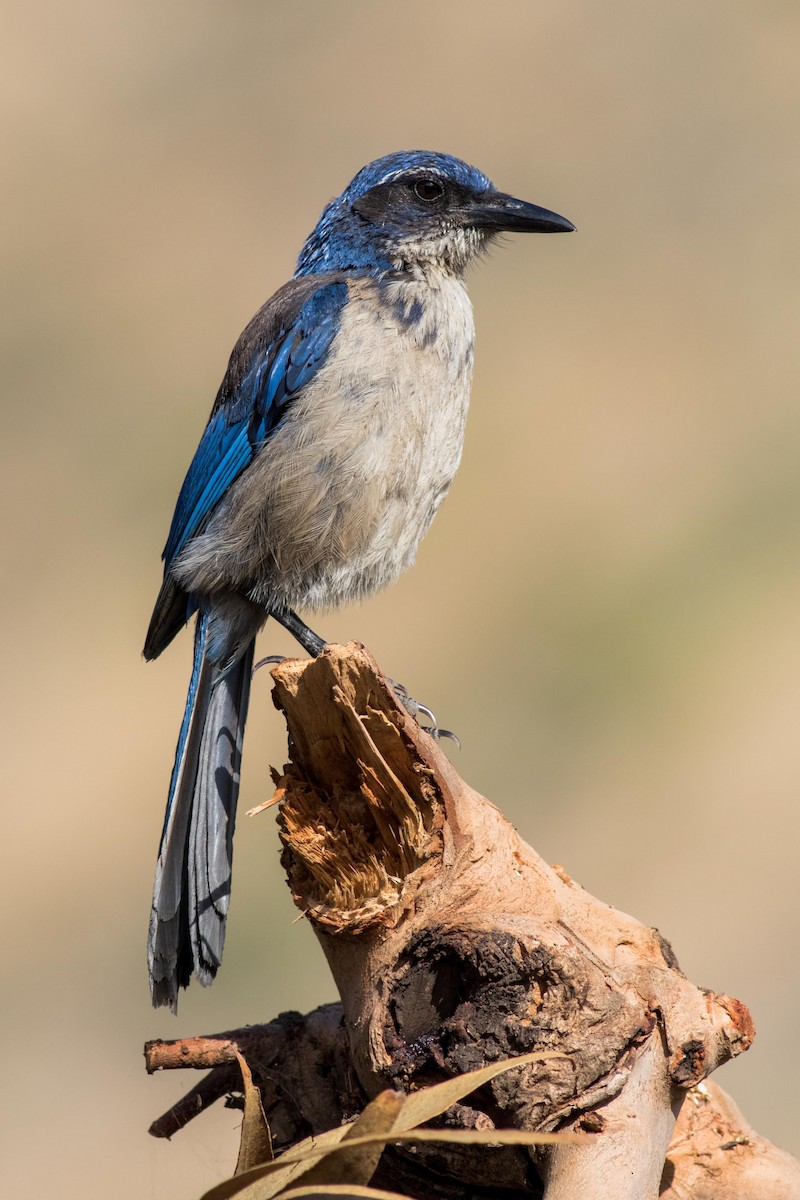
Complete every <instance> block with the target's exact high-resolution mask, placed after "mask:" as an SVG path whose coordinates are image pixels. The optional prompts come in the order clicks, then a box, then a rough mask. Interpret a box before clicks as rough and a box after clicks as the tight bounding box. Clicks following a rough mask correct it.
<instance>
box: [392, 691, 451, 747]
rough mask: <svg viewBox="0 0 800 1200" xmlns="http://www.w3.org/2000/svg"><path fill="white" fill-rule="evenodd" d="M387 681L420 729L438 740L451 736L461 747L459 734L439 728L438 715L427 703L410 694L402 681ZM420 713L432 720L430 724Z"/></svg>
mask: <svg viewBox="0 0 800 1200" xmlns="http://www.w3.org/2000/svg"><path fill="white" fill-rule="evenodd" d="M386 682H387V683H388V684H389V687H390V688H391V689H392V691H393V692H394V694H395V696H396V697H397V699H398V700H399V701H400V703H401V704H402V706H403V708H404V709H405V710H406V712H407V713H408V715H409V716H410V717H413V718H414V720H415V721H416V722H417V724H418V725H419V727H420V729H424V730H425V732H426V733H429V734H430V736H431V737H432V738H434V739H435V740H436V741H437V742H439V741H441V739H442V738H450V740H451V741H453V742H455V744H456V745H457V746H458V748H459V750H460V749H461V742H460V740H459V738H458V736H457V735H456V734H455V733H453V732H452V731H451V730H450V729H440V728H439V726H438V724H437V723H436V716H435V714H434V713H433V711H432V710H431V709H430V708H428V706H427V704H420V702H419V700H415V699H414V697H413V696H409V694H408V689H407V688H406V687H404V686H403V684H402V683H396V682H395V680H394V679H387V680H386ZM420 715H422V716H423V717H427V718H428V720H429V721H430V725H423V724H422V722H421V721H420V719H419V718H420Z"/></svg>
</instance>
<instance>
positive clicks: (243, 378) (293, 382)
mask: <svg viewBox="0 0 800 1200" xmlns="http://www.w3.org/2000/svg"><path fill="white" fill-rule="evenodd" d="M346 302H347V285H346V284H344V283H340V282H337V283H329V284H327V285H326V286H324V287H321V288H319V289H318V290H316V291H315V292H313V294H312V295H311V296H310V297H309V299H307V300H306V302H305V303H304V304H303V306H302V308H301V309H300V311H299V313H298V314H297V317H296V319H295V320H294V322H293V323H292V324H291V325H290V327H289V328H288V329H284V328H281V329H280V331H279V333H278V335H277V337H275V339H274V340H273V341H272V342H271V343H270V344H269V345H268V346H266V347H265V348H260V349H256V351H255V353H254V354H253V355H252V357H251V358H250V361H249V362H248V363H246V365H245V367H244V370H243V371H242V372H241V373H240V372H238V371H236V368H235V366H234V360H235V359H236V354H234V356H233V358H232V362H231V370H230V371H229V376H230V374H231V372H233V374H234V378H230V377H229V376H226V379H225V381H224V382H223V385H222V389H221V393H222V399H221V401H220V402H218V405H217V407H216V408H215V411H214V413H213V415H212V417H211V420H210V421H209V423H208V425H207V426H206V430H205V433H204V434H203V437H202V440H201V442H200V445H199V446H198V448H197V453H196V454H195V456H194V459H193V460H192V464H191V466H190V467H189V470H188V472H187V474H186V479H185V480H184V484H183V487H182V488H181V491H180V495H179V496H178V503H177V506H176V508H175V515H174V517H173V518H172V526H171V528H170V531H169V537H168V538H167V544H166V546H165V547H164V555H163V557H164V562H165V565H166V568H167V569H169V566H170V564H171V563H172V561H173V560H174V558H175V557H176V555H178V554H179V553H180V551H181V550H182V549H183V547H184V546H185V545H186V542H187V541H188V540H189V538H191V537H193V536H194V535H195V534H196V533H198V532H199V530H201V529H202V528H203V526H204V525H205V523H206V521H207V520H208V518H209V516H210V515H211V513H212V512H213V510H214V508H215V507H216V505H217V504H218V503H219V501H220V500H221V499H222V497H223V495H224V494H225V492H226V491H227V489H228V488H229V487H230V485H231V484H232V483H233V481H234V480H235V479H236V478H237V477H238V476H239V475H240V474H241V473H242V471H244V470H245V468H246V467H248V466H249V465H250V463H251V462H252V461H253V458H254V457H255V455H256V452H257V451H258V449H259V447H260V446H261V445H263V443H264V442H265V441H266V440H267V438H268V437H269V435H270V433H271V432H272V431H273V429H275V427H276V426H277V425H278V423H279V422H280V420H281V418H282V417H283V415H284V413H285V411H286V408H287V405H288V404H289V403H290V401H291V400H292V397H293V396H295V395H296V394H297V392H299V391H300V389H301V388H303V387H305V385H306V384H307V383H309V382H310V380H311V379H312V378H313V377H314V375H315V374H316V372H317V371H318V370H319V368H320V367H321V366H322V364H323V362H324V361H325V359H326V357H327V355H328V351H329V350H330V347H331V343H332V342H333V339H334V337H335V336H336V331H337V330H338V328H339V323H340V319H341V310H342V308H343V307H344V305H345V303H346ZM237 376H238V377H237Z"/></svg>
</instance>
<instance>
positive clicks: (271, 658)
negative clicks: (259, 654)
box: [253, 654, 286, 675]
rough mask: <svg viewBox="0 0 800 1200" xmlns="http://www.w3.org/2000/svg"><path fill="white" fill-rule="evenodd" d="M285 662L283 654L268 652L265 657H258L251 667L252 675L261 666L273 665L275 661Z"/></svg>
mask: <svg viewBox="0 0 800 1200" xmlns="http://www.w3.org/2000/svg"><path fill="white" fill-rule="evenodd" d="M282 662H286V655H285V654H268V655H267V657H266V658H260V659H259V660H258V662H257V663H256V665H255V666H254V667H253V675H255V673H256V671H259V670H260V669H261V667H274V666H275V664H276V663H282Z"/></svg>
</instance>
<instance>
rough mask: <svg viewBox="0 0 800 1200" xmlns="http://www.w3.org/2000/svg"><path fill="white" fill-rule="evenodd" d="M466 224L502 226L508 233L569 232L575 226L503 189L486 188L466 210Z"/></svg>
mask: <svg viewBox="0 0 800 1200" xmlns="http://www.w3.org/2000/svg"><path fill="white" fill-rule="evenodd" d="M468 219H469V224H470V225H471V226H472V227H473V228H476V229H496V230H497V231H498V232H500V231H501V230H506V231H508V232H509V233H510V232H511V231H512V230H513V231H514V232H515V233H572V232H574V229H575V226H574V225H573V224H572V221H568V220H567V218H566V217H560V216H559V215H558V213H554V212H550V209H549V208H540V207H539V205H538V204H528V202H527V201H526V200H515V199H514V197H513V196H507V195H506V194H505V192H489V193H487V194H486V195H484V196H481V197H480V198H479V199H476V200H475V203H474V204H471V205H470V206H469V210H468Z"/></svg>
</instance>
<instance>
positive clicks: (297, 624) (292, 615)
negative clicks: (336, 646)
mask: <svg viewBox="0 0 800 1200" xmlns="http://www.w3.org/2000/svg"><path fill="white" fill-rule="evenodd" d="M270 616H272V617H274V618H275V620H276V621H277V622H278V624H279V625H282V626H283V628H284V629H288V631H289V633H290V634H291V635H292V637H293V638H296V639H297V641H298V642H299V643H300V645H301V646H302V647H303V649H304V650H305V652H306V654H310V655H311V657H312V658H319V656H320V654H322V651H323V650H324V649H325V647H326V646H327V644H328V643H327V642H326V641H325V639H324V638H321V637H320V636H319V634H318V633H314V630H313V629H309V627H308V625H306V623H305V621H301V620H300V618H299V617H298V615H297V613H296V612H294V611H293V610H292V609H291V608H286V609H283V611H282V612H273V613H270Z"/></svg>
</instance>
